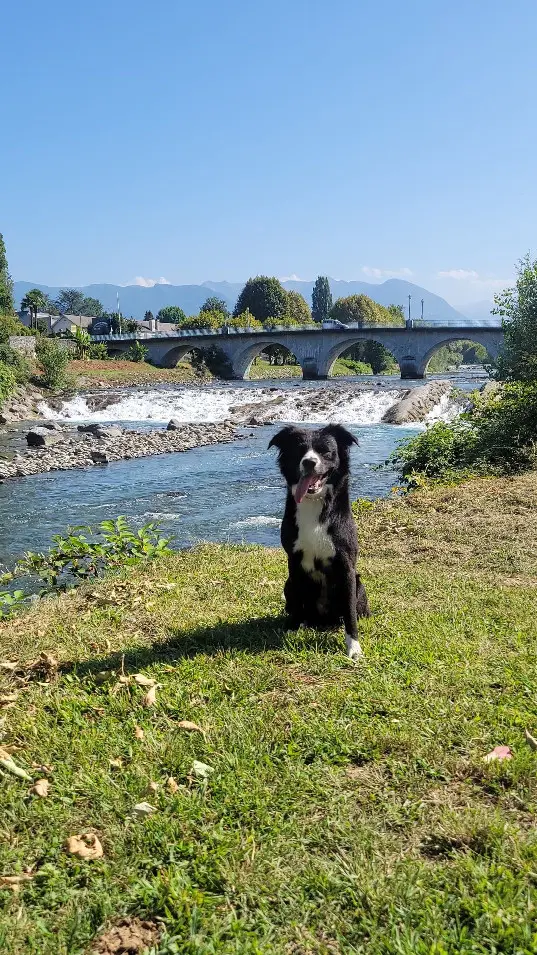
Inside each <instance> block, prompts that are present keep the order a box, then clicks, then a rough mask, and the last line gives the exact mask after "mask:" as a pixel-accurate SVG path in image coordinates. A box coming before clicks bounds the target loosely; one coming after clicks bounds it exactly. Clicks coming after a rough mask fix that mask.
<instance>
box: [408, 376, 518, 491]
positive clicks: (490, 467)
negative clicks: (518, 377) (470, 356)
mask: <svg viewBox="0 0 537 955" xmlns="http://www.w3.org/2000/svg"><path fill="white" fill-rule="evenodd" d="M474 401H475V404H474V407H473V409H472V410H471V411H470V412H468V413H467V414H463V415H461V416H460V418H458V419H457V420H456V421H454V422H452V423H451V424H446V423H444V422H438V423H437V424H435V425H433V426H432V427H431V428H428V429H427V430H426V431H424V432H422V433H421V434H419V435H417V436H416V437H415V438H412V439H411V441H409V442H408V443H406V444H403V445H402V446H401V447H400V448H399V449H398V451H397V452H396V453H395V455H394V461H395V464H396V465H397V466H398V468H399V470H400V472H401V474H402V475H403V477H404V478H405V479H406V480H407V482H408V483H409V484H411V485H412V484H413V483H415V479H416V475H423V476H424V477H426V478H432V479H447V478H451V477H453V475H454V474H456V473H459V474H463V475H464V474H467V473H476V474H483V473H498V474H510V473H516V472H517V471H524V470H527V469H529V468H532V467H535V464H536V463H537V383H531V384H529V383H525V382H515V383H512V384H506V385H505V386H504V387H503V388H500V389H498V391H497V392H495V393H494V394H493V395H492V396H491V397H483V396H480V395H476V396H474Z"/></svg>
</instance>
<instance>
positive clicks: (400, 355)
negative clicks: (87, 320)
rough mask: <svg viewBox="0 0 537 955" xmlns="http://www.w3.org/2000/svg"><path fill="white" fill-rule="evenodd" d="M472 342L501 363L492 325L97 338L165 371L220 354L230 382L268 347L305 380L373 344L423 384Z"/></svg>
mask: <svg viewBox="0 0 537 955" xmlns="http://www.w3.org/2000/svg"><path fill="white" fill-rule="evenodd" d="M461 339H464V340H470V341H472V342H475V343H477V344H479V345H483V346H484V347H485V348H486V350H487V352H488V354H489V356H490V357H491V358H492V359H495V358H497V356H498V353H499V350H500V347H501V344H502V341H503V331H502V329H501V328H500V327H498V326H493V325H435V326H425V325H420V326H418V325H409V324H407V325H406V326H404V327H394V326H389V327H387V326H369V327H367V328H359V327H357V326H351V325H349V326H347V327H346V328H321V327H319V328H294V329H292V328H291V329H290V328H277V327H276V328H274V329H270V330H268V329H267V330H255V331H254V330H249V329H247V328H246V329H224V330H219V331H217V332H205V331H199V330H196V331H193V330H192V331H184V332H179V331H178V332H175V333H169V332H148V333H138V334H135V335H132V334H131V335H96V336H94V338H93V341H96V342H104V343H105V344H106V345H107V347H108V351H109V354H110V355H115V356H116V357H119V356H120V355H121V354H124V353H125V352H127V351H128V350H129V348H130V347H131V345H132V344H133V342H134V341H140V342H141V343H142V344H143V345H145V347H146V348H147V351H148V358H149V359H150V360H151V361H152V362H153V363H154V364H155V365H160V366H162V367H165V368H172V367H174V366H175V365H176V364H177V362H178V361H180V360H181V358H183V357H184V355H186V354H187V353H188V352H190V351H192V350H193V349H194V348H199V349H207V348H211V347H216V348H218V349H220V350H221V351H222V352H223V354H224V355H225V357H226V358H227V360H228V363H229V377H230V378H235V379H239V378H245V377H246V374H247V372H248V369H249V367H250V365H251V363H252V361H253V360H254V358H255V357H256V356H257V355H259V354H260V352H262V351H263V349H265V348H266V347H267V346H268V345H281V346H283V347H284V348H287V349H288V350H289V351H290V352H291V354H293V355H294V356H295V357H296V359H297V361H298V363H299V364H300V366H301V368H302V372H303V375H304V378H307V379H316V378H327V377H328V375H329V372H330V369H331V367H332V365H333V364H334V362H335V361H336V359H337V358H339V356H340V355H341V354H342V353H343V352H345V351H346V350H347V349H348V348H351V347H352V346H353V345H356V344H357V343H358V342H362V341H375V342H378V343H379V344H380V345H383V346H384V347H385V348H387V349H388V351H390V352H391V353H392V355H393V356H394V358H395V359H396V361H397V362H398V363H399V368H400V370H401V378H424V377H425V370H426V368H427V364H428V362H429V359H430V358H431V357H432V355H433V354H434V352H435V351H437V349H438V348H441V346H442V345H447V344H449V343H450V342H454V341H460V340H461Z"/></svg>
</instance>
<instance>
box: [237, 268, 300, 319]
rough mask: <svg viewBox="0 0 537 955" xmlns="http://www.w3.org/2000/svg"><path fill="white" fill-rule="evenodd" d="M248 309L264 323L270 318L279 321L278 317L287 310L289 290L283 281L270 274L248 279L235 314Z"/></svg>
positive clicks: (240, 313) (238, 300)
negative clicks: (286, 289) (285, 287)
mask: <svg viewBox="0 0 537 955" xmlns="http://www.w3.org/2000/svg"><path fill="white" fill-rule="evenodd" d="M247 309H249V311H250V312H251V314H252V315H253V316H254V317H255V318H257V320H258V321H259V322H262V323H263V324H265V322H266V321H267V319H269V318H271V319H273V320H275V321H276V323H277V320H278V318H281V317H282V316H283V315H285V314H286V311H287V292H286V291H285V289H284V287H283V285H282V283H281V282H279V281H278V279H277V278H274V277H269V276H268V275H257V276H256V277H255V278H252V279H248V281H247V282H246V285H245V286H244V288H243V289H242V291H241V293H240V295H239V297H238V299H237V304H236V305H235V308H234V309H233V315H234V316H235V317H236V316H237V315H242V313H243V312H245V311H246V310H247Z"/></svg>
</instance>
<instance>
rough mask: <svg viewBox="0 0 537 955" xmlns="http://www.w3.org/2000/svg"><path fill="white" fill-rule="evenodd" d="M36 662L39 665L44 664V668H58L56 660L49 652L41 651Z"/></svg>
mask: <svg viewBox="0 0 537 955" xmlns="http://www.w3.org/2000/svg"><path fill="white" fill-rule="evenodd" d="M37 662H38V664H41V666H44V667H45V669H46V670H57V669H58V661H57V660H56V658H55V657H53V656H52V654H51V653H42V654H41V656H40V657H39V660H38V661H37Z"/></svg>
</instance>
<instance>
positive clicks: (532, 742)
mask: <svg viewBox="0 0 537 955" xmlns="http://www.w3.org/2000/svg"><path fill="white" fill-rule="evenodd" d="M524 736H525V738H526V743H527V744H528V746H530V747H531V749H537V739H535V736H532V735H531V733H529V732H528V730H524Z"/></svg>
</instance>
